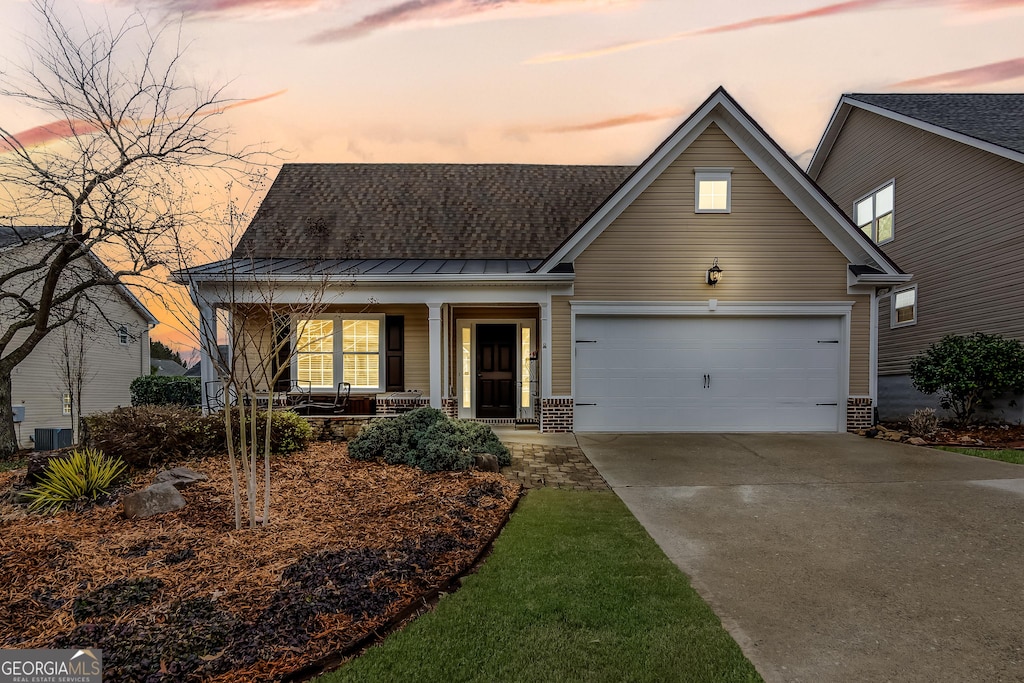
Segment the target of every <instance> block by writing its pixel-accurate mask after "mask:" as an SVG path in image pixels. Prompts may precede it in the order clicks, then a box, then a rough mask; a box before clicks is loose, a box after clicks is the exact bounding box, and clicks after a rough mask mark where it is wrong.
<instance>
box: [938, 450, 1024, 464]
mask: <svg viewBox="0 0 1024 683" xmlns="http://www.w3.org/2000/svg"><path fill="white" fill-rule="evenodd" d="M938 448H939V450H941V451H949V452H950V453H962V454H964V455H973V456H975V457H976V458H988V459H989V460H1001V461H1002V462H1008V463H1012V464H1014V465H1024V451H1017V450H1013V449H1002V450H991V451H990V450H985V449H982V448H954V447H952V446H939V447H938Z"/></svg>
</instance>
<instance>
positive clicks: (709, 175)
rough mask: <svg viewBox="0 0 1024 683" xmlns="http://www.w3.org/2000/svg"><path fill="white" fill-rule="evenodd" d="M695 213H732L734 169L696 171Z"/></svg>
mask: <svg viewBox="0 0 1024 683" xmlns="http://www.w3.org/2000/svg"><path fill="white" fill-rule="evenodd" d="M694 195H695V202H694V212H695V213H729V212H731V211H732V169H731V168H698V169H694Z"/></svg>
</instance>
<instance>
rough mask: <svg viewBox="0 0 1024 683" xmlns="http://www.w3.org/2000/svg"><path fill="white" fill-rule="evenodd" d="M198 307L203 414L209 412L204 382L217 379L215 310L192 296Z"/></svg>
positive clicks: (200, 392) (200, 391) (200, 389)
mask: <svg viewBox="0 0 1024 683" xmlns="http://www.w3.org/2000/svg"><path fill="white" fill-rule="evenodd" d="M193 300H195V301H196V302H198V307H199V377H200V379H199V381H200V383H201V386H200V387H199V394H200V396H201V397H202V402H203V404H202V405H203V415H208V414H209V412H210V405H209V400H208V397H207V395H206V383H207V382H212V381H214V380H216V379H217V371H216V369H215V367H214V363H213V359H214V357H215V356H216V354H217V312H216V311H215V310H214V308H213V306H211V305H210V304H208V303H206V302H204V301H202V300H201V299H200V298H199V297H198V296H195V297H193Z"/></svg>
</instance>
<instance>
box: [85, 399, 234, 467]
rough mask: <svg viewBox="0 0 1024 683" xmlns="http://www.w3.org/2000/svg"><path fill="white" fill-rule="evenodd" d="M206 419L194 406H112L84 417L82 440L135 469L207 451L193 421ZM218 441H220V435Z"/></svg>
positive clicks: (205, 444) (207, 444)
mask: <svg viewBox="0 0 1024 683" xmlns="http://www.w3.org/2000/svg"><path fill="white" fill-rule="evenodd" d="M207 419H208V418H203V416H202V415H200V414H199V413H198V412H197V411H195V410H187V409H185V408H180V407H177V406H136V407H132V408H116V409H114V410H111V411H110V412H107V413H95V414H93V415H89V416H87V417H86V418H85V426H86V442H87V443H88V444H89V445H90V446H92V447H94V448H97V449H99V450H101V451H103V452H104V453H108V454H110V455H114V456H117V457H119V458H121V459H122V460H124V461H125V462H126V463H128V466H129V467H131V468H133V469H139V468H143V467H149V466H151V465H154V464H159V463H164V462H167V461H169V460H174V459H179V458H183V457H188V456H191V455H206V454H208V453H209V452H210V451H208V450H205V449H207V448H209V442H202V441H199V440H197V438H196V437H197V433H198V432H197V429H198V427H197V423H200V422H202V421H204V420H207ZM222 434H223V431H222ZM220 443H221V444H223V443H224V437H223V436H221V437H220ZM199 448H203V449H204V450H199Z"/></svg>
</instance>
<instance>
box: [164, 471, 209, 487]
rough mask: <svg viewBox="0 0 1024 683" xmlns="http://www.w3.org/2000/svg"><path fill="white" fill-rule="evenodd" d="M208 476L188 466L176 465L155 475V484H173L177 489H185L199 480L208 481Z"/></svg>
mask: <svg viewBox="0 0 1024 683" xmlns="http://www.w3.org/2000/svg"><path fill="white" fill-rule="evenodd" d="M207 479H208V477H207V476H206V475H205V474H203V473H202V472H196V471H195V470H190V469H189V468H187V467H175V468H172V469H169V470H164V471H163V472H159V473H157V475H156V476H155V477H153V483H154V484H171V485H173V486H174V488H176V489H183V488H187V487H189V486H191V485H192V484H195V483H196V482H197V481H206V480H207Z"/></svg>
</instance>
